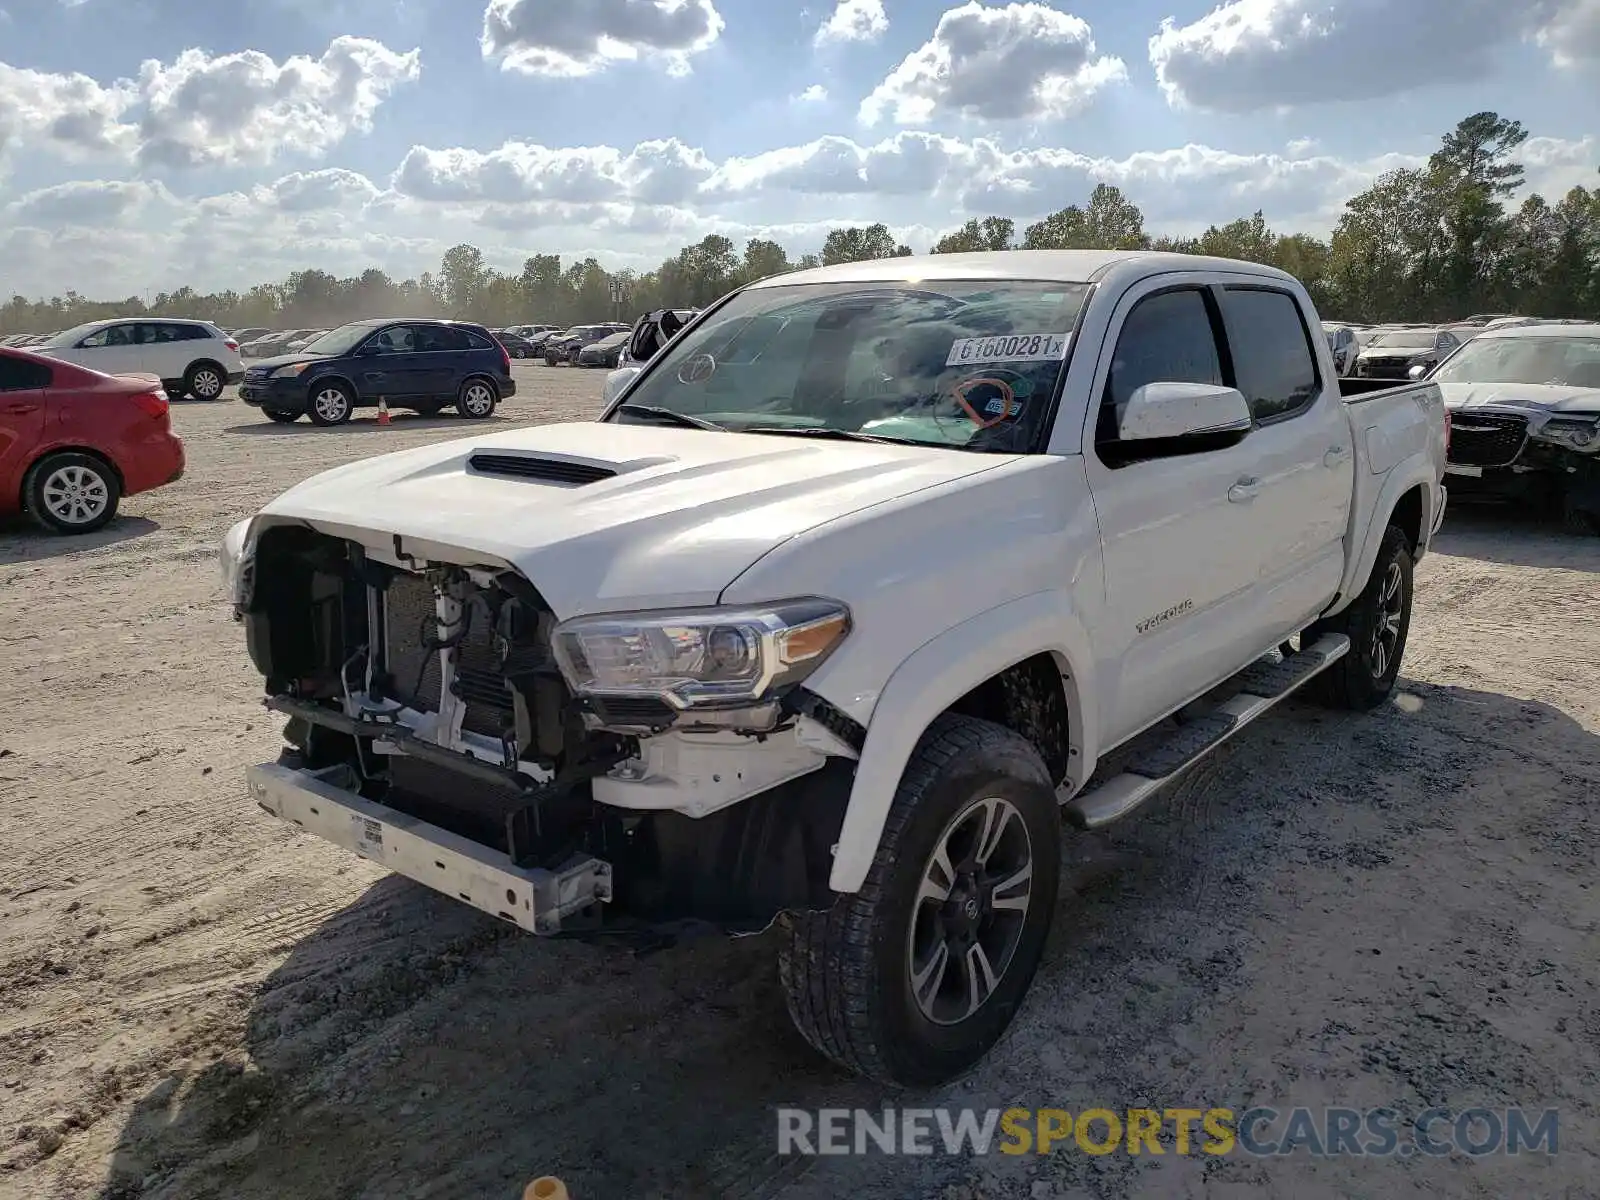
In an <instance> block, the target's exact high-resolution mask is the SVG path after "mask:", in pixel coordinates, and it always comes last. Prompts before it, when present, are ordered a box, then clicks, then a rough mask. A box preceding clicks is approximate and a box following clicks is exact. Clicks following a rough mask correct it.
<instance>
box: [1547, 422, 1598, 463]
mask: <svg viewBox="0 0 1600 1200" xmlns="http://www.w3.org/2000/svg"><path fill="white" fill-rule="evenodd" d="M1538 436H1539V437H1541V438H1543V439H1545V440H1546V441H1551V442H1555V443H1556V444H1557V445H1561V446H1567V447H1570V448H1571V449H1573V450H1581V451H1583V452H1584V453H1586V454H1592V453H1596V452H1600V417H1556V418H1554V419H1552V420H1550V421H1547V422H1546V423H1545V426H1544V428H1543V429H1541V430H1539V431H1538Z"/></svg>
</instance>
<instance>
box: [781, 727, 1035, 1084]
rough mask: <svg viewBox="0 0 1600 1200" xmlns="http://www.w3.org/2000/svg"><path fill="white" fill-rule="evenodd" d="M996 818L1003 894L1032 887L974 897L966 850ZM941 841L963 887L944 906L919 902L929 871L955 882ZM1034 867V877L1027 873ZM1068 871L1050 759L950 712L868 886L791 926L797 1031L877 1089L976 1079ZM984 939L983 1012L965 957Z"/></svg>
mask: <svg viewBox="0 0 1600 1200" xmlns="http://www.w3.org/2000/svg"><path fill="white" fill-rule="evenodd" d="M1002 806H1003V807H1002ZM993 816H1002V817H1003V819H1002V820H1001V822H1000V825H999V829H1000V836H999V837H998V838H997V839H996V840H995V843H994V845H993V846H992V847H991V848H990V849H991V853H990V854H988V855H987V856H985V861H986V862H987V863H988V864H991V870H992V875H994V876H998V877H999V880H1000V884H1001V885H1003V884H1004V883H1005V882H1007V877H1008V876H1009V877H1010V880H1011V881H1012V882H1013V883H1016V881H1018V880H1019V879H1020V886H1021V887H1022V888H1024V889H1025V890H1023V891H1021V892H1019V891H1018V888H1017V886H1013V887H1011V888H1005V887H1003V886H996V885H995V880H994V879H992V878H991V879H989V880H988V881H987V882H983V881H981V878H980V881H979V882H978V883H977V886H976V888H975V889H974V890H971V891H968V880H969V877H968V875H967V874H966V873H965V870H964V869H965V868H966V867H967V866H969V865H971V863H972V859H971V858H970V856H969V855H967V854H965V853H964V848H967V847H970V846H972V845H974V844H975V842H976V835H977V832H978V829H979V826H980V825H981V824H982V823H983V822H984V821H985V820H986V819H988V818H991V817H993ZM940 847H946V848H947V855H946V860H947V861H948V862H949V863H950V864H951V865H952V866H954V867H955V868H956V870H955V871H954V872H952V873H951V874H953V875H954V876H955V878H956V882H957V887H956V888H955V889H947V891H946V895H947V897H949V898H947V899H945V900H944V902H943V903H940V902H939V899H938V897H937V896H931V897H928V898H926V899H924V898H923V893H924V889H925V888H930V890H931V885H929V884H928V882H927V880H925V876H932V877H934V878H937V879H938V880H939V881H940V882H941V883H942V882H944V880H945V879H946V875H945V873H944V872H943V871H941V870H939V869H938V868H937V862H938V858H937V852H938V851H939V849H940ZM1019 852H1020V853H1022V854H1023V855H1024V856H1025V858H1019V857H1018V855H1019ZM1001 860H1004V861H1001ZM996 862H1000V863H1001V865H1000V866H999V867H992V864H994V863H996ZM1024 865H1025V866H1026V868H1027V869H1028V871H1029V872H1031V874H1029V875H1027V876H1021V875H1020V872H1021V870H1022V868H1023V866H1024ZM1060 869H1061V820H1060V815H1059V810H1058V809H1057V806H1056V798H1055V792H1054V789H1053V788H1052V787H1051V785H1050V776H1049V772H1048V771H1047V770H1046V768H1045V765H1044V761H1043V759H1042V758H1040V756H1039V752H1038V751H1037V750H1036V749H1035V748H1034V747H1033V745H1032V744H1031V743H1029V742H1028V741H1026V740H1025V739H1023V738H1022V737H1020V736H1019V735H1017V734H1015V733H1013V732H1012V731H1011V730H1009V729H1006V728H1004V727H1002V726H1000V725H995V724H992V723H991V722H988V721H980V720H977V719H975V718H972V717H960V716H952V715H948V714H947V715H945V716H942V717H940V718H939V719H938V720H936V721H935V722H934V723H933V724H932V725H931V726H930V727H929V728H928V731H927V732H926V733H924V734H923V736H922V740H921V741H920V742H919V743H918V744H917V748H916V750H915V751H914V752H913V753H912V756H911V761H910V763H909V764H908V765H907V767H906V771H905V774H904V776H903V777H902V778H901V780H900V786H899V788H898V789H897V790H896V792H895V797H894V802H893V804H892V805H891V807H890V810H889V815H888V819H887V821H886V822H885V825H884V829H883V836H882V838H881V839H880V840H879V843H878V850H877V854H876V855H875V856H874V858H873V862H872V867H871V869H870V870H869V871H868V873H867V878H866V882H865V883H864V884H863V885H862V887H861V890H860V891H859V892H856V893H853V894H848V893H847V894H843V895H840V896H839V897H838V899H837V900H836V901H835V902H834V904H833V907H832V908H830V909H827V910H826V911H822V912H808V913H798V914H790V915H788V916H787V917H785V919H784V921H783V923H782V924H783V927H784V928H785V929H786V932H787V938H786V940H785V942H784V944H783V945H782V946H781V947H780V949H779V952H778V975H779V979H780V980H781V982H782V986H783V989H784V993H785V998H786V1000H787V1003H788V1009H789V1016H790V1019H791V1020H793V1022H794V1024H795V1028H797V1029H798V1030H799V1031H800V1034H801V1036H803V1037H804V1038H805V1039H806V1041H808V1042H810V1043H811V1045H812V1046H814V1047H815V1048H816V1049H817V1050H819V1051H821V1053H822V1054H824V1055H825V1056H827V1057H828V1058H830V1059H832V1060H833V1061H834V1062H835V1063H838V1064H839V1065H840V1066H842V1067H844V1068H845V1069H847V1070H849V1071H853V1072H855V1073H856V1074H859V1075H863V1076H866V1077H867V1078H869V1079H872V1080H875V1081H877V1082H879V1083H884V1084H890V1085H897V1086H906V1087H918V1086H931V1085H934V1084H938V1083H942V1082H945V1081H946V1080H949V1079H951V1078H953V1077H955V1076H958V1075H960V1074H962V1073H963V1072H965V1071H967V1070H969V1069H970V1068H971V1067H973V1066H974V1065H975V1064H976V1063H977V1062H978V1061H979V1060H980V1059H982V1058H983V1056H984V1055H985V1054H987V1053H988V1051H989V1050H990V1049H991V1048H992V1047H993V1046H994V1044H995V1043H996V1042H997V1041H999V1039H1000V1037H1001V1035H1002V1034H1003V1033H1004V1032H1005V1030H1006V1028H1007V1027H1008V1026H1009V1025H1010V1024H1011V1020H1012V1018H1013V1017H1014V1016H1015V1015H1016V1011H1017V1008H1018V1006H1019V1005H1020V1004H1021V1002H1022V998H1023V997H1024V996H1025V995H1026V994H1027V991H1028V987H1029V985H1030V984H1031V983H1032V982H1033V976H1034V972H1035V971H1036V970H1037V969H1038V966H1039V960H1040V958H1041V957H1042V955H1043V953H1044V944H1045V938H1046V936H1047V935H1048V933H1049V930H1050V921H1051V918H1052V916H1053V915H1054V912H1055V903H1056V892H1057V888H1058V886H1059V883H1060ZM1000 891H1004V892H1005V893H1006V894H1005V895H1002V896H1001V897H1000V899H1002V900H1006V899H1010V900H1013V901H1015V900H1016V899H1018V898H1020V899H1022V901H1023V904H1024V907H1023V909H1022V910H1021V911H1020V913H1019V912H1017V911H1015V910H1014V909H1011V910H1010V911H1007V910H1005V909H996V908H995V907H994V906H993V901H994V900H995V895H996V892H1000ZM964 892H966V893H967V897H966V899H962V896H963V893H964ZM958 900H961V903H960V904H959V905H957V901H958ZM1009 907H1010V906H1008V908H1009ZM975 913H976V916H974V914H975ZM972 937H975V938H976V944H977V945H979V946H982V947H983V948H984V961H986V962H987V963H988V965H989V967H990V971H991V973H992V974H993V975H994V976H995V978H996V982H995V986H994V987H993V988H992V990H990V991H989V992H988V994H987V996H985V997H984V998H982V999H981V1000H980V1001H979V1003H978V1005H977V1007H976V1008H972V1007H971V999H970V997H971V994H972V993H971V986H970V985H971V981H972V979H973V978H975V972H974V969H973V967H972V965H971V964H972V961H973V960H972V959H971V957H970V955H971V950H970V949H966V950H963V949H960V947H964V946H970V945H971V944H972V943H971V942H970V941H968V940H967V939H968V938H972ZM941 944H943V946H944V947H945V952H944V964H945V965H944V967H943V968H939V967H937V965H936V964H937V962H938V953H939V950H938V947H939V946H940V945H941ZM952 948H955V949H954V951H953V955H952ZM997 961H998V964H999V965H998V967H996V962H997ZM919 971H920V972H922V973H923V974H922V979H923V980H925V981H926V982H925V983H924V985H923V986H922V988H921V989H920V993H921V994H920V997H919V988H918V984H917V982H916V981H915V980H914V978H913V975H914V973H916V972H919ZM930 972H931V973H930ZM952 977H953V978H952ZM927 983H931V985H932V986H931V987H930V986H927ZM964 996H965V998H964Z"/></svg>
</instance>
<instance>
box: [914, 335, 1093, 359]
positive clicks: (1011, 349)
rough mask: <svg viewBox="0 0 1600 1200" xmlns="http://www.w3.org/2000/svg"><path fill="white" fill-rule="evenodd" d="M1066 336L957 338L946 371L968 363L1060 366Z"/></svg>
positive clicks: (1068, 337) (1064, 353)
mask: <svg viewBox="0 0 1600 1200" xmlns="http://www.w3.org/2000/svg"><path fill="white" fill-rule="evenodd" d="M1071 340H1072V335H1071V334H1070V333H1008V334H1005V335H1003V336H1000V337H980V338H958V339H957V340H956V341H955V343H954V344H953V345H951V347H950V356H949V357H948V358H946V359H945V360H944V365H945V366H947V367H958V366H965V365H966V364H968V363H998V362H1060V361H1061V360H1062V359H1064V358H1065V357H1066V356H1067V343H1068V342H1070V341H1071Z"/></svg>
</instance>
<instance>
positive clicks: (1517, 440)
mask: <svg viewBox="0 0 1600 1200" xmlns="http://www.w3.org/2000/svg"><path fill="white" fill-rule="evenodd" d="M1527 440H1528V422H1527V419H1526V418H1525V417H1513V416H1503V415H1500V414H1488V413H1472V412H1467V413H1460V412H1458V413H1452V414H1451V420H1450V461H1451V462H1452V463H1454V464H1455V465H1457V466H1461V467H1507V466H1510V465H1511V463H1512V462H1513V461H1515V460H1516V457H1517V455H1519V454H1521V453H1522V447H1523V446H1524V445H1525V444H1526V443H1527Z"/></svg>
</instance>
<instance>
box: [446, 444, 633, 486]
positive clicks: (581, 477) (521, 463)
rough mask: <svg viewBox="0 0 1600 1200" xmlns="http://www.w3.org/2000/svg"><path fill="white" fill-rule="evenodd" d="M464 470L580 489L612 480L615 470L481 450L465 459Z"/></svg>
mask: <svg viewBox="0 0 1600 1200" xmlns="http://www.w3.org/2000/svg"><path fill="white" fill-rule="evenodd" d="M467 466H469V467H470V468H471V469H472V470H474V471H476V472H477V473H478V474H480V475H509V476H511V477H513V478H515V479H537V480H540V481H541V482H544V483H565V484H569V485H572V486H582V485H583V484H586V483H599V482H600V481H601V480H602V479H615V478H616V476H617V472H616V468H614V467H608V466H605V465H604V464H602V463H597V462H586V461H584V460H582V459H570V458H550V457H547V456H543V455H540V456H534V455H531V454H500V453H495V452H494V451H490V450H480V451H478V452H477V453H476V454H474V455H472V457H471V458H469V459H467Z"/></svg>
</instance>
